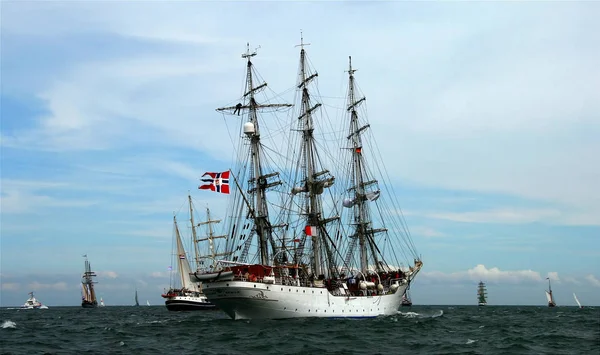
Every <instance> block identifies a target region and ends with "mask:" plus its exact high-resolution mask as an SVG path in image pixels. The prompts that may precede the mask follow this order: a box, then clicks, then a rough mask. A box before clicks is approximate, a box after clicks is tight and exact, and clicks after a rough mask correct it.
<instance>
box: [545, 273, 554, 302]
mask: <svg viewBox="0 0 600 355" xmlns="http://www.w3.org/2000/svg"><path fill="white" fill-rule="evenodd" d="M546 279H547V280H548V289H547V290H546V299H547V300H548V307H556V302H555V301H554V296H553V295H552V285H550V278H549V277H548V278H546Z"/></svg>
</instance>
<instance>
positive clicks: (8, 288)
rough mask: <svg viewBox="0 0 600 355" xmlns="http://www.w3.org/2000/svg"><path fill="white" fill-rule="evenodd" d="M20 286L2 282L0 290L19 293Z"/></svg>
mask: <svg viewBox="0 0 600 355" xmlns="http://www.w3.org/2000/svg"><path fill="white" fill-rule="evenodd" d="M19 286H20V285H19V284H18V283H15V282H0V289H2V290H3V291H17V290H18V289H19Z"/></svg>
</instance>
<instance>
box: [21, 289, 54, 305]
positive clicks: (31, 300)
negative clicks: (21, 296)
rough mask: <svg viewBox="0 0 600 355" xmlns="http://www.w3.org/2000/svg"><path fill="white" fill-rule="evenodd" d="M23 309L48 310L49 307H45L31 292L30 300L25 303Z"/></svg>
mask: <svg viewBox="0 0 600 355" xmlns="http://www.w3.org/2000/svg"><path fill="white" fill-rule="evenodd" d="M21 309H48V306H44V305H43V304H42V303H41V302H40V301H38V300H37V299H36V298H35V297H34V296H33V291H31V292H29V298H28V299H27V301H25V304H23V305H22V306H21Z"/></svg>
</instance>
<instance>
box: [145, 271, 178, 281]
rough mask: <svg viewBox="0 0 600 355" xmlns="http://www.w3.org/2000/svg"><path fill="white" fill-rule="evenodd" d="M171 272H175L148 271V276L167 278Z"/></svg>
mask: <svg viewBox="0 0 600 355" xmlns="http://www.w3.org/2000/svg"><path fill="white" fill-rule="evenodd" d="M173 273H175V271H171V272H169V271H154V272H152V273H150V277H151V278H154V279H165V278H169V277H170V276H171V274H173Z"/></svg>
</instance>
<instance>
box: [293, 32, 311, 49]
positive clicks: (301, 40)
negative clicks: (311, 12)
mask: <svg viewBox="0 0 600 355" xmlns="http://www.w3.org/2000/svg"><path fill="white" fill-rule="evenodd" d="M304 46H310V43H304V36H303V35H302V30H300V44H297V45H295V47H300V49H304Z"/></svg>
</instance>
